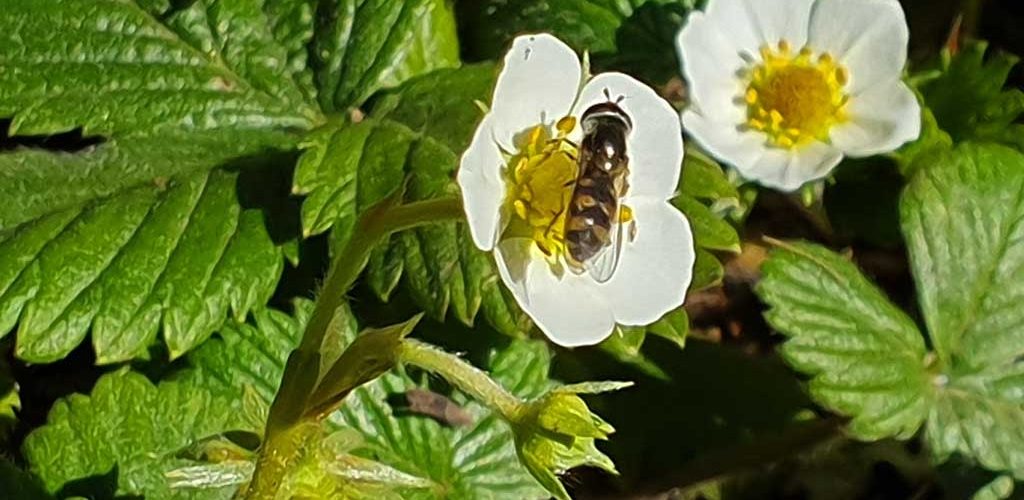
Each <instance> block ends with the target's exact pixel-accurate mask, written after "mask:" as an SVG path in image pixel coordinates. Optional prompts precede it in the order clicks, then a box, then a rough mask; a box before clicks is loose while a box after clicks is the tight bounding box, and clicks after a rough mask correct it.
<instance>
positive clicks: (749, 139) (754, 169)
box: [683, 111, 843, 191]
mask: <svg viewBox="0 0 1024 500" xmlns="http://www.w3.org/2000/svg"><path fill="white" fill-rule="evenodd" d="M683 123H684V124H685V125H686V130H687V131H688V132H690V133H691V134H692V135H693V137H694V138H695V139H696V140H697V142H699V143H700V144H701V146H704V148H705V149H707V151H708V152H709V153H711V154H712V155H713V156H715V157H716V158H718V159H720V160H722V161H724V162H726V163H728V164H730V165H732V166H733V167H736V170H737V171H739V173H740V175H742V176H743V177H744V178H745V179H748V180H751V181H755V182H757V183H759V184H761V185H763V186H767V187H771V188H776V189H779V190H782V191H795V190H796V189H799V188H800V186H802V185H804V184H805V183H807V182H810V181H813V180H817V179H820V178H822V177H825V176H826V175H828V174H829V172H831V171H832V169H833V168H835V166H836V165H838V164H839V162H840V160H842V159H843V153H842V151H840V150H839V149H838V148H836V147H835V146H831V145H828V144H825V143H823V142H815V143H813V144H809V145H807V146H802V147H800V148H797V149H794V150H792V151H791V150H787V149H781V148H776V147H771V146H769V145H768V142H767V136H765V134H763V133H760V132H752V131H742V132H741V131H739V130H738V129H737V128H736V127H735V126H731V125H728V124H723V123H716V122H714V121H711V120H708V119H707V118H706V117H704V116H703V115H701V114H699V113H697V112H695V111H686V112H685V113H683Z"/></svg>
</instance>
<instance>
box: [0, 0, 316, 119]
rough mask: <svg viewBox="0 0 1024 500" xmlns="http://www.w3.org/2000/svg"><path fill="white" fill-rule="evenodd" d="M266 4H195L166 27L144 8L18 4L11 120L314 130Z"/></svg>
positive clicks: (13, 10) (0, 107) (5, 100)
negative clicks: (285, 67) (285, 72)
mask: <svg viewBox="0 0 1024 500" xmlns="http://www.w3.org/2000/svg"><path fill="white" fill-rule="evenodd" d="M260 3H261V2H259V1H257V0H237V1H224V2H216V3H215V2H212V1H205V2H196V3H195V4H193V6H192V7H191V8H189V9H187V10H185V11H181V12H176V13H173V14H172V15H170V16H169V18H168V21H167V24H163V23H161V22H160V21H158V20H157V19H156V18H155V17H153V16H152V15H151V14H149V13H147V12H146V11H144V10H143V9H142V8H141V7H140V6H139V5H138V4H137V3H135V2H134V1H111V0H89V1H62V0H28V1H24V2H14V3H12V4H11V5H8V6H7V7H6V9H5V10H4V16H3V19H0V32H3V33H6V34H7V36H8V38H7V40H6V41H5V43H3V44H2V47H3V48H2V49H0V51H2V52H0V54H2V55H3V57H4V60H5V61H7V62H6V63H5V70H4V72H3V75H0V103H2V104H0V116H14V117H15V120H14V122H13V123H12V125H11V131H12V132H18V133H23V134H46V133H52V132H60V131H65V130H70V129H72V128H75V127H84V128H85V130H86V132H87V133H101V134H117V135H123V134H134V135H138V134H143V133H147V132H155V131H157V130H161V129H165V128H184V129H191V130H215V129H224V128H233V129H239V130H244V129H267V128H275V127H299V128H306V127H308V126H309V125H310V124H311V123H313V122H314V121H315V120H317V119H318V118H317V111H316V110H315V109H314V108H312V107H310V106H309V105H306V104H305V101H303V100H302V98H301V93H300V92H299V89H298V87H297V86H296V84H295V82H294V81H291V80H290V79H288V78H281V76H282V75H281V74H280V72H281V69H282V68H280V67H275V62H276V61H277V59H276V58H275V57H274V55H275V54H274V52H273V51H275V50H276V51H280V52H281V53H282V54H283V51H282V50H281V47H280V46H279V45H278V44H277V42H276V40H274V39H273V38H272V36H271V33H270V29H269V25H268V24H267V19H266V17H265V16H264V15H263V14H262V13H261V12H260V11H259V5H260ZM214 4H215V5H214ZM214 7H215V8H214ZM211 15H214V16H216V17H215V18H214V19H210V18H209V16H211ZM83 20H88V22H83ZM210 21H216V22H210ZM211 26H214V27H216V28H224V31H220V30H218V31H216V32H212V31H211V28H210V27H211ZM268 56H269V57H268ZM111 117H113V119H111Z"/></svg>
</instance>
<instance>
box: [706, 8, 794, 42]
mask: <svg viewBox="0 0 1024 500" xmlns="http://www.w3.org/2000/svg"><path fill="white" fill-rule="evenodd" d="M813 1H814V0H711V2H709V3H708V8H707V10H706V12H707V16H708V19H709V21H711V22H712V23H714V24H715V25H716V26H717V27H718V29H719V31H721V32H722V33H724V34H725V35H726V36H727V37H729V38H731V39H732V40H733V44H734V45H735V46H736V47H737V48H739V49H740V50H743V51H746V52H747V53H748V54H750V55H757V54H758V51H759V50H760V48H761V46H762V45H764V44H766V43H767V44H769V45H775V44H778V43H779V41H781V40H786V41H788V42H789V44H790V45H791V46H793V47H801V46H803V44H804V43H805V42H806V41H807V26H808V20H809V19H810V12H811V4H812V3H813Z"/></svg>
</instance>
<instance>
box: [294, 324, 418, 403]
mask: <svg viewBox="0 0 1024 500" xmlns="http://www.w3.org/2000/svg"><path fill="white" fill-rule="evenodd" d="M422 316H423V315H422V314H421V315H417V316H415V317H413V318H412V319H410V320H409V321H406V322H404V323H400V324H397V325H391V326H387V327H384V328H374V329H370V330H366V331H364V332H362V333H360V334H359V336H358V337H356V339H355V340H354V341H352V342H351V343H350V344H348V346H347V347H346V348H345V351H344V352H342V353H341V356H339V357H338V360H337V361H335V362H334V365H333V366H331V367H330V369H329V370H327V372H326V373H325V374H324V375H323V377H321V382H320V385H319V386H317V388H316V390H315V391H314V392H313V394H312V396H310V400H309V409H308V410H307V413H309V414H313V415H317V414H318V415H323V414H326V410H327V409H328V408H332V407H334V406H335V405H337V404H338V403H340V402H341V401H342V400H343V399H344V398H345V396H348V394H349V393H351V392H352V390H353V389H355V388H356V387H359V386H361V385H363V384H365V383H367V382H370V381H372V380H374V379H376V378H377V377H379V376H381V375H383V374H384V373H385V372H387V371H388V370H390V369H392V368H394V367H395V364H396V363H397V362H398V349H399V346H400V345H401V342H402V339H403V338H405V336H406V335H409V333H410V332H412V329H413V328H415V327H416V324H417V323H419V321H420V318H421V317H422Z"/></svg>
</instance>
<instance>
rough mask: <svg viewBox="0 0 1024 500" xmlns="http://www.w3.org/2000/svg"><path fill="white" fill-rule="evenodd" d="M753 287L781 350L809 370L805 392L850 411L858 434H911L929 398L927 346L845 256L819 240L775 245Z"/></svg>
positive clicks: (869, 436)
mask: <svg viewBox="0 0 1024 500" xmlns="http://www.w3.org/2000/svg"><path fill="white" fill-rule="evenodd" d="M762 272H763V279H762V281H761V283H760V284H759V285H758V287H757V292H758V294H759V295H760V296H761V298H762V299H763V300H764V301H765V302H766V303H767V304H768V305H769V306H770V308H771V309H770V310H769V311H768V312H767V313H766V314H765V318H766V319H767V320H768V322H769V324H771V326H772V327H773V328H775V329H776V330H778V331H780V332H782V333H783V334H785V335H786V336H787V337H788V338H789V340H788V341H787V342H786V343H785V344H783V346H782V355H783V357H784V358H785V359H786V361H787V362H789V364H790V365H792V366H793V367H794V368H796V369H797V370H799V371H800V372H803V373H806V374H808V375H810V376H811V377H812V378H811V381H810V392H811V395H812V396H814V399H815V400H816V401H818V402H819V403H821V404H823V405H825V406H826V407H828V408H830V409H832V410H834V411H836V412H838V413H840V414H843V415H847V416H850V417H851V418H852V422H851V423H850V426H849V430H850V432H851V433H853V434H854V435H855V436H857V437H859V438H861V439H879V438H883V437H888V436H899V437H903V438H907V437H910V436H911V435H913V434H914V432H916V431H917V429H918V427H920V425H921V422H922V421H923V420H924V418H925V416H926V414H927V412H928V411H929V408H930V406H931V403H932V390H931V380H930V378H929V377H928V375H927V373H926V372H925V370H924V366H925V354H926V352H925V345H924V341H923V339H922V337H921V334H920V332H918V330H917V327H916V326H915V325H914V322H913V321H912V320H911V319H910V318H909V317H908V316H907V315H906V314H905V313H903V312H902V311H900V310H899V309H898V308H896V307H895V306H894V305H893V304H892V303H890V302H889V300H888V299H887V298H886V297H885V296H884V295H883V294H882V292H881V291H880V290H879V289H878V288H877V287H876V286H875V285H873V284H872V283H871V282H870V281H868V279H867V278H865V277H864V276H863V275H862V274H861V273H860V271H859V270H858V269H857V267H856V266H855V265H854V264H853V263H851V262H850V261H849V260H847V259H844V258H842V257H841V256H839V255H837V254H835V253H833V252H831V251H829V250H827V249H825V248H822V247H820V246H817V245H812V244H807V243H793V244H780V248H778V249H777V250H775V251H774V252H773V254H772V256H771V258H769V260H768V261H767V262H765V264H764V266H763V267H762Z"/></svg>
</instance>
